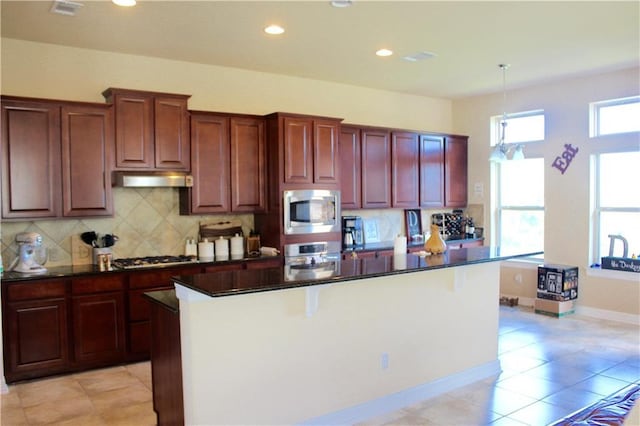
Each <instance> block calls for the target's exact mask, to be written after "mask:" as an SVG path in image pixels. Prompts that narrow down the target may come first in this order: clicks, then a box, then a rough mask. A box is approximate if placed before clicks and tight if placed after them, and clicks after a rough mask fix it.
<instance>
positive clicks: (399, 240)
mask: <svg viewBox="0 0 640 426" xmlns="http://www.w3.org/2000/svg"><path fill="white" fill-rule="evenodd" d="M393 253H394V254H406V253H407V237H405V236H404V235H398V236H397V237H396V239H395V241H394V242H393Z"/></svg>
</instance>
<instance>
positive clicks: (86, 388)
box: [0, 362, 156, 426]
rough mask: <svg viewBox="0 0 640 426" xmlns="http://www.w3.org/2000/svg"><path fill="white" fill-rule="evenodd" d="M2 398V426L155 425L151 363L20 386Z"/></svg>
mask: <svg viewBox="0 0 640 426" xmlns="http://www.w3.org/2000/svg"><path fill="white" fill-rule="evenodd" d="M1 398H2V408H1V410H2V415H1V419H0V420H1V422H0V424H2V426H14V425H43V424H55V425H78V426H93V425H95V426H98V425H122V426H146V425H155V424H156V415H155V412H154V411H153V402H152V393H151V367H150V364H149V363H148V362H143V363H137V364H129V365H126V366H119V367H113V368H105V369H100V370H92V371H87V372H83V373H78V374H70V375H66V376H60V377H53V378H47V379H41V380H33V381H28V382H21V383H17V384H13V385H10V386H9V393H8V394H4V395H1Z"/></svg>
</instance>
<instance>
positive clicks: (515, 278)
mask: <svg viewBox="0 0 640 426" xmlns="http://www.w3.org/2000/svg"><path fill="white" fill-rule="evenodd" d="M513 280H514V281H515V282H517V283H518V284H522V274H520V273H518V274H515V275H514V276H513Z"/></svg>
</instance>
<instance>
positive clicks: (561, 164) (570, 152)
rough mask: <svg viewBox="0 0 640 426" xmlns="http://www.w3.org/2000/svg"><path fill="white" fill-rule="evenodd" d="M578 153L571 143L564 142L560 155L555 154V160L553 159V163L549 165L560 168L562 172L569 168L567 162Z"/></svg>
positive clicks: (569, 162)
mask: <svg viewBox="0 0 640 426" xmlns="http://www.w3.org/2000/svg"><path fill="white" fill-rule="evenodd" d="M577 153H578V148H574V147H572V146H571V144H569V143H566V144H564V152H563V153H562V156H557V157H556V159H555V160H553V164H552V165H551V167H555V168H556V169H558V170H560V173H562V174H564V172H566V171H567V169H568V168H569V164H571V162H572V161H573V157H575V156H576V154H577Z"/></svg>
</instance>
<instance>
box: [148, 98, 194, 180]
mask: <svg viewBox="0 0 640 426" xmlns="http://www.w3.org/2000/svg"><path fill="white" fill-rule="evenodd" d="M154 106H155V108H154V111H155V166H156V168H158V169H170V170H190V168H191V159H190V139H189V113H188V111H187V99H186V98H184V99H183V98H174V97H161V96H157V97H156V98H155V99H154Z"/></svg>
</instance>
